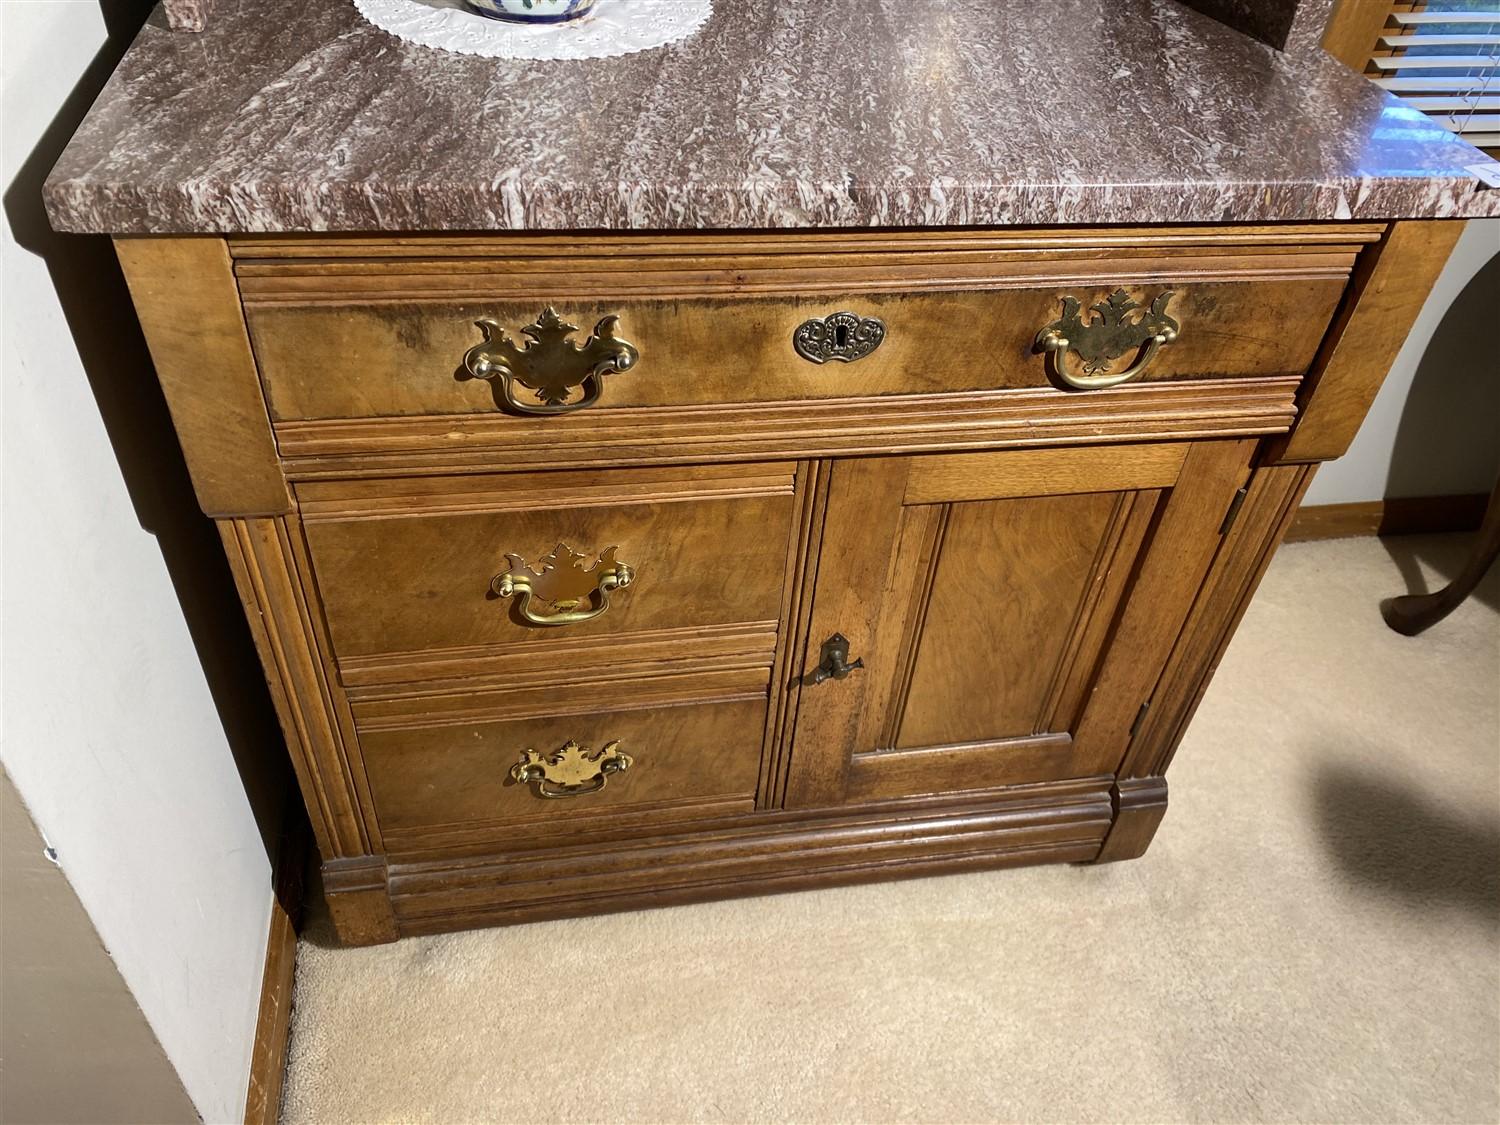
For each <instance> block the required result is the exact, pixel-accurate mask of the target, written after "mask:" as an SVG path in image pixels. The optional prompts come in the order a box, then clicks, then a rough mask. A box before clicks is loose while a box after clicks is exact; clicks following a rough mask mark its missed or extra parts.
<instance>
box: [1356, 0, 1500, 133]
mask: <svg viewBox="0 0 1500 1125" xmlns="http://www.w3.org/2000/svg"><path fill="white" fill-rule="evenodd" d="M1345 2H1346V3H1354V4H1371V5H1375V4H1384V5H1385V6H1387V7H1388V8H1389V14H1388V15H1387V17H1386V20H1385V26H1384V27H1383V28H1382V29H1380V31H1379V33H1378V35H1377V38H1376V41H1375V44H1374V48H1373V50H1372V51H1371V53H1370V57H1369V61H1368V63H1367V65H1366V67H1365V72H1366V73H1367V74H1369V75H1370V77H1371V78H1372V79H1373V80H1374V81H1375V82H1376V84H1378V85H1380V86H1383V87H1385V88H1386V89H1387V90H1389V91H1391V93H1393V94H1396V95H1398V96H1400V97H1401V98H1403V99H1405V100H1406V101H1407V102H1409V103H1410V104H1411V105H1412V106H1413V107H1415V108H1416V109H1420V110H1421V111H1422V112H1424V113H1426V114H1427V115H1428V116H1429V117H1432V118H1433V119H1434V120H1437V121H1440V122H1441V123H1442V124H1444V125H1446V126H1447V127H1448V128H1450V129H1452V130H1453V131H1454V132H1455V133H1458V134H1460V135H1461V136H1462V137H1463V138H1464V139H1465V140H1466V141H1468V142H1469V143H1470V144H1472V145H1475V146H1477V147H1479V148H1482V149H1484V150H1485V151H1486V152H1487V153H1488V154H1489V155H1490V156H1497V155H1500V0H1426V2H1425V3H1397V4H1386V0H1345Z"/></svg>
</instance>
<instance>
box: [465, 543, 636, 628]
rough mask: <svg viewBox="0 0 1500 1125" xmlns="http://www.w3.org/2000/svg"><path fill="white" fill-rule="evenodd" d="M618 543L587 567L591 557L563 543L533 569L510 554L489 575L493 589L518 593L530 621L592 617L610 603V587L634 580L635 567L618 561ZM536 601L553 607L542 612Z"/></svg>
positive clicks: (565, 621)
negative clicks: (501, 568) (503, 565)
mask: <svg viewBox="0 0 1500 1125" xmlns="http://www.w3.org/2000/svg"><path fill="white" fill-rule="evenodd" d="M617 550H619V548H618V547H610V548H608V549H607V550H605V551H604V552H602V553H601V554H600V555H599V558H598V560H597V561H596V562H595V563H594V565H593V566H591V567H589V568H588V569H587V570H585V569H584V565H583V564H584V563H585V562H586V561H587V560H588V556H587V555H584V554H580V553H579V552H577V551H575V550H573V549H572V548H571V547H569V546H568V545H567V544H566V543H559V544H558V545H557V546H556V547H553V548H552V550H551V551H550V552H548V553H547V554H546V555H544V556H543V557H542V559H541V561H540V562H539V563H537V565H536V567H535V568H533V567H532V566H531V564H529V563H528V562H527V561H526V560H525V559H524V558H522V557H521V556H520V555H509V554H508V555H506V556H505V557H506V559H508V560H509V561H510V568H509V569H508V570H504V571H501V572H500V573H499V574H497V575H495V577H493V578H491V579H490V590H491V591H492V592H493V593H494V594H495V595H496V596H497V597H501V598H508V597H511V596H512V595H517V600H516V612H517V613H519V614H520V615H521V617H522V618H524V619H525V620H526V621H527V622H529V623H530V624H532V625H576V624H578V623H579V622H581V621H592V620H593V619H594V618H596V617H598V616H599V615H600V614H601V613H603V612H604V611H605V610H607V609H608V608H609V595H610V591H611V590H623V589H624V588H625V587H626V586H629V585H630V584H631V582H633V581H635V570H634V569H633V568H632V567H631V566H630V565H629V564H627V563H622V562H616V561H615V552H616V551H617ZM533 602H539V603H545V604H547V605H550V606H552V607H553V610H554V612H552V613H538V612H537V611H536V610H535V609H533V608H532V603H533Z"/></svg>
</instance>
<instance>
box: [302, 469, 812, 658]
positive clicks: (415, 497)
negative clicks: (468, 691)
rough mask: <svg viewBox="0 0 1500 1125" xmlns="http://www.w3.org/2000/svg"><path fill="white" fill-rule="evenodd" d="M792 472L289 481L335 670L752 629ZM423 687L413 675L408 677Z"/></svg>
mask: <svg viewBox="0 0 1500 1125" xmlns="http://www.w3.org/2000/svg"><path fill="white" fill-rule="evenodd" d="M795 489H796V473H795V465H792V464H789V463H785V462H776V463H771V464H757V465H747V466H736V465H720V466H699V467H682V468H670V469H667V468H659V469H620V470H612V471H609V472H590V471H561V472H546V473H508V474H474V475H470V476H463V477H411V478H395V479H389V480H356V481H327V482H323V481H316V482H308V483H304V484H302V485H299V486H298V500H299V503H300V505H301V510H302V518H303V524H304V528H305V534H306V537H307V543H308V548H309V553H310V555H311V559H312V564H313V569H314V572H315V573H316V576H317V581H318V584H319V587H320V589H321V591H322V597H323V602H324V607H325V613H326V616H327V620H328V628H329V631H330V633H331V637H332V641H333V648H334V651H335V653H336V654H337V658H338V659H339V660H340V661H341V662H344V663H346V664H347V663H349V662H351V661H358V662H363V664H364V666H366V667H368V666H369V665H370V664H371V663H372V662H375V663H379V661H380V660H382V659H384V658H389V659H390V661H392V662H398V663H407V664H409V663H410V661H411V659H412V658H413V655H414V654H423V653H426V654H428V655H429V656H432V655H434V654H442V653H450V654H452V657H453V661H454V664H455V668H462V667H467V668H468V669H469V670H470V671H471V672H472V671H474V670H476V669H477V667H478V665H479V664H480V663H482V662H484V661H488V660H490V659H491V657H494V659H496V660H499V659H500V658H501V656H502V655H503V654H504V653H507V652H509V651H510V649H511V648H512V647H513V646H516V645H525V646H527V647H528V648H529V649H534V648H536V647H537V646H539V645H545V644H549V643H552V642H558V641H567V642H569V643H572V642H575V641H578V640H580V639H587V638H600V639H602V638H604V637H630V636H635V635H641V634H644V635H649V636H656V635H663V634H672V635H676V634H678V633H682V634H684V635H690V634H691V633H692V631H693V630H695V629H703V628H728V627H731V626H736V625H745V626H751V625H758V626H759V627H760V628H762V630H768V629H774V624H775V622H776V621H777V619H778V617H779V615H780V612H781V600H782V589H783V584H784V581H785V570H786V567H787V559H788V551H789V547H790V541H791V535H792V529H793V510H794V496H795ZM418 678H420V676H419V677H418Z"/></svg>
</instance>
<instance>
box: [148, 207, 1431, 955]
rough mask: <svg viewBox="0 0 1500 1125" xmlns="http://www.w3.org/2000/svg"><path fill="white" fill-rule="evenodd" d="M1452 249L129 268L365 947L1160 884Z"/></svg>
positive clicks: (429, 252)
mask: <svg viewBox="0 0 1500 1125" xmlns="http://www.w3.org/2000/svg"><path fill="white" fill-rule="evenodd" d="M1455 233H1456V228H1455V226H1454V225H1451V224H1437V223H1426V224H1397V225H1393V226H1389V227H1388V226H1385V225H1380V224H1354V223H1331V224H1318V225H1312V226H1298V227H1216V228H1180V229H1172V228H1151V229H1140V230H1126V229H1119V228H1111V229H1105V230H1054V231H969V232H953V231H946V232H921V233H891V232H854V233H847V234H827V233H806V234H800V235H797V236H795V237H788V236H780V235H773V234H743V235H725V234H703V235H699V236H681V235H674V236H603V235H591V236H586V237H585V236H577V237H574V236H562V235H547V236H524V235H510V236H503V237H502V236H492V237H488V236H487V237H481V236H475V237H432V238H403V239H399V240H390V239H383V238H381V237H379V236H372V237H364V238H356V237H345V238H300V239H287V238H250V237H247V238H237V239H232V240H220V239H213V238H197V237H195V238H180V239H174V238H155V239H124V240H120V242H119V249H120V256H121V260H122V262H123V264H124V266H125V269H126V273H127V277H128V279H129V282H130V285H131V289H132V293H133V294H134V296H135V298H136V301H137V303H138V306H139V309H140V314H141V319H142V323H143V325H144V327H145V329H146V332H147V336H148V340H149V342H150V345H151V348H152V352H153V355H154V357H155V359H156V362H157V367H158V373H159V375H160V377H161V380H162V385H163V387H164V389H165V391H166V393H167V396H168V400H169V403H170V405H171V407H172V412H173V417H174V420H175V422H176V424H177V427H178V431H179V434H180V436H181V439H182V442H183V446H184V449H185V452H186V454H187V459H188V463H189V465H190V467H191V469H192V472H193V477H194V482H195V486H196V487H197V489H198V494H199V498H200V500H201V501H202V504H203V507H204V509H205V511H206V512H208V513H209V514H210V515H211V516H213V517H214V518H215V519H217V520H218V521H219V526H220V530H221V533H222V536H223V539H224V542H225V545H226V549H227V551H228V555H229V559H230V562H231V565H232V568H233V570H234V572H235V577H236V580H237V582H238V583H239V589H240V593H241V596H242V598H243V600H244V603H245V607H246V612H247V617H248V619H249V621H250V624H251V628H252V631H253V633H254V636H255V639H256V643H257V645H258V646H259V648H260V652H261V655H262V658H263V662H264V665H265V670H266V676H267V680H268V682H269V683H270V685H271V689H272V694H273V697H274V700H275V703H276V706H277V709H278V712H279V714H280V718H281V721H282V727H283V730H284V732H285V734H286V739H287V746H288V750H289V752H290V753H291V755H292V758H293V761H294V763H295V764H296V767H297V773H298V778H299V781H300V783H301V785H302V790H303V795H304V798H305V800H306V802H307V807H308V810H309V813H310V815H311V818H312V821H313V825H314V828H315V831H316V833H317V837H318V844H319V847H320V850H321V852H322V855H323V860H324V862H323V875H324V885H325V888H326V890H327V893H328V896H329V903H330V907H331V910H332V913H333V916H334V920H335V923H336V925H337V926H338V929H339V932H340V934H341V935H342V936H343V937H344V939H345V940H348V941H351V942H370V941H383V940H391V939H394V938H396V937H398V936H400V935H402V934H409V933H422V932H431V931H436V930H443V929H452V928H455V927H461V926H469V925H479V924H490V923H499V922H510V921H519V920H525V919H535V918H545V917H558V916H565V915H571V914H581V913H588V912H591V911H600V910H613V909H624V908H632V907H638V906H647V905H655V904H665V903H675V902H688V901H695V900H700V899H704V898H712V897H716V896H722V895H733V894H753V893H760V892H767V891H775V890H784V889H792V888H797V887H806V886H819V885H828V884H834V883H841V882H854V881H859V880H866V879H876V878H894V877H901V876H908V875H923V874H936V873H941V872H947V871H960V870H968V869H973V868H983V867H996V866H1005V865H1009V864H1020V863H1037V862H1047V861H1072V862H1088V861H1102V860H1113V859H1126V858H1132V857H1134V856H1138V855H1140V854H1141V853H1142V852H1143V851H1144V850H1145V848H1146V846H1147V845H1148V844H1149V842H1150V839H1151V836H1152V833H1153V832H1154V830H1155V827H1156V824H1157V822H1158V821H1159V820H1160V818H1161V816H1162V814H1163V812H1164V810H1165V807H1166V782H1165V780H1164V777H1163V775H1164V772H1165V770H1166V767H1167V764H1168V762H1169V761H1170V760H1171V756H1172V754H1173V751H1174V749H1175V747H1176V745H1177V743H1178V741H1179V740H1180V738H1181V735H1182V731H1183V729H1184V727H1185V725H1186V723H1187V722H1188V720H1189V718H1190V716H1191V714H1192V711H1193V708H1194V706H1195V705H1196V702H1197V700H1198V698H1199V697H1200V696H1201V694H1202V692H1203V690H1204V688H1205V686H1206V684H1207V682H1208V679H1209V677H1210V675H1211V674H1212V671H1213V668H1214V666H1215V664H1216V663H1217V661H1218V658H1219V656H1220V654H1221V653H1222V652H1223V649H1224V647H1225V645H1226V644H1227V643H1228V641H1229V638H1230V636H1231V635H1232V633H1233V629H1234V625H1235V623H1236V621H1237V620H1238V618H1239V615H1240V614H1241V613H1242V612H1243V610H1244V607H1245V604H1246V602H1247V600H1248V598H1249V596H1250V593H1251V592H1252V591H1253V589H1254V587H1255V584H1256V581H1257V580H1258V578H1259V576H1260V574H1261V573H1262V571H1263V570H1264V568H1265V566H1266V564H1267V563H1268V561H1269V559H1270V556H1271V554H1272V552H1273V551H1274V549H1275V546H1276V544H1277V543H1278V542H1279V540H1280V536H1281V534H1282V532H1283V530H1284V528H1285V526H1286V523H1287V521H1288V520H1289V519H1290V517H1291V514H1292V512H1293V511H1294V509H1295V507H1296V504H1297V502H1298V500H1299V498H1300V496H1301V494H1302V490H1303V489H1304V488H1305V487H1306V485H1307V482H1308V480H1309V478H1310V475H1311V473H1312V471H1313V468H1314V464H1315V462H1316V461H1317V460H1319V459H1322V458H1326V457H1329V456H1336V455H1337V454H1338V453H1339V452H1341V451H1342V449H1343V448H1344V447H1345V446H1346V445H1347V442H1348V440H1349V439H1350V438H1351V437H1352V435H1353V432H1354V429H1355V428H1356V427H1357V424H1358V420H1359V417H1360V416H1361V415H1362V414H1363V411H1364V410H1365V408H1366V407H1367V406H1368V404H1369V402H1370V400H1371V399H1372V398H1373V396H1374V393H1375V390H1376V389H1377V388H1378V385H1379V381H1380V377H1381V376H1382V375H1383V373H1384V371H1385V368H1386V367H1387V366H1388V364H1389V362H1390V360H1391V359H1392V358H1393V356H1394V354H1395V351H1396V349H1397V348H1399V346H1400V344H1401V341H1402V339H1403V338H1404V335H1405V333H1406V330H1407V328H1408V327H1409V325H1410V323H1411V320H1412V318H1413V317H1414V316H1415V314H1416V312H1417V310H1418V309H1419V308H1420V306H1421V303H1422V299H1423V297H1424V296H1425V293H1426V289H1427V287H1428V285H1429V284H1430V280H1431V278H1432V277H1433V276H1434V275H1435V273H1436V271H1437V269H1438V268H1439V267H1440V266H1441V264H1442V261H1443V259H1444V257H1445V256H1446V253H1447V250H1448V249H1449V247H1450V246H1451V242H1452V239H1453V237H1454V236H1455ZM476 321H483V322H485V323H483V324H479V325H476V323H475V322H476ZM573 324H576V325H579V326H580V327H579V328H577V329H572V328H571V327H570V326H571V325H573ZM502 334H503V335H502ZM528 340H529V341H530V343H529V345H528V343H527V341H528ZM528 348H529V349H534V350H530V351H528Z"/></svg>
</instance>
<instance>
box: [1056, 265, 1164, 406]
mask: <svg viewBox="0 0 1500 1125" xmlns="http://www.w3.org/2000/svg"><path fill="white" fill-rule="evenodd" d="M1172 293H1173V290H1171V289H1168V290H1167V291H1166V292H1164V293H1162V294H1161V295H1160V296H1159V297H1157V298H1156V300H1154V301H1152V302H1151V307H1150V309H1148V310H1147V311H1146V312H1145V313H1144V314H1143V315H1142V316H1141V317H1140V319H1139V320H1135V321H1129V320H1126V319H1125V318H1126V314H1128V313H1129V312H1131V310H1133V309H1138V308H1140V304H1139V303H1138V302H1136V301H1135V300H1133V299H1132V298H1131V297H1130V295H1129V294H1128V293H1126V292H1125V290H1123V289H1116V290H1115V291H1114V292H1113V293H1111V294H1110V295H1109V298H1108V299H1107V300H1106V301H1104V303H1103V304H1098V305H1093V306H1091V308H1090V311H1091V312H1096V313H1098V314H1099V315H1098V316H1097V317H1096V318H1094V319H1093V320H1092V321H1091V322H1090V323H1088V324H1085V323H1084V322H1083V318H1082V317H1080V316H1079V315H1078V312H1079V309H1080V308H1082V303H1081V302H1080V301H1079V300H1078V298H1077V297H1064V298H1063V314H1062V316H1061V317H1060V318H1059V319H1057V320H1054V321H1053V322H1052V323H1051V324H1049V325H1047V327H1046V328H1043V329H1042V330H1041V331H1040V332H1038V333H1037V335H1036V350H1037V351H1039V352H1045V353H1047V354H1048V355H1049V356H1051V360H1052V362H1051V367H1052V373H1053V375H1054V377H1055V378H1057V379H1060V380H1062V382H1064V383H1066V384H1067V385H1068V386H1070V387H1076V388H1078V389H1079V390H1085V391H1094V390H1100V389H1102V388H1104V387H1118V386H1119V385H1120V384H1121V383H1128V382H1130V380H1132V379H1134V378H1136V377H1137V376H1138V375H1140V374H1141V373H1142V372H1144V371H1145V370H1146V368H1147V367H1148V366H1149V365H1150V363H1151V361H1152V360H1153V359H1155V358H1156V353H1157V351H1158V349H1160V348H1161V346H1162V345H1163V344H1170V343H1171V342H1172V341H1173V340H1175V339H1177V333H1178V332H1179V331H1180V329H1181V325H1179V324H1178V323H1177V322H1176V321H1175V320H1173V319H1172V318H1171V317H1170V316H1168V315H1167V302H1168V301H1170V300H1171V299H1172ZM1135 348H1138V349H1140V354H1139V356H1138V357H1137V359H1136V361H1135V362H1134V363H1132V364H1131V365H1130V366H1129V367H1127V368H1126V369H1125V370H1124V371H1119V372H1116V373H1114V374H1110V373H1109V368H1110V367H1111V366H1112V365H1113V364H1114V361H1115V360H1117V359H1119V358H1120V357H1121V356H1122V355H1124V354H1125V353H1126V352H1128V351H1130V350H1132V349H1135ZM1069 351H1075V352H1077V353H1078V355H1079V357H1080V358H1081V359H1082V360H1083V373H1082V374H1081V375H1075V374H1073V373H1072V372H1071V371H1069V370H1068V363H1067V359H1068V352H1069Z"/></svg>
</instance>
